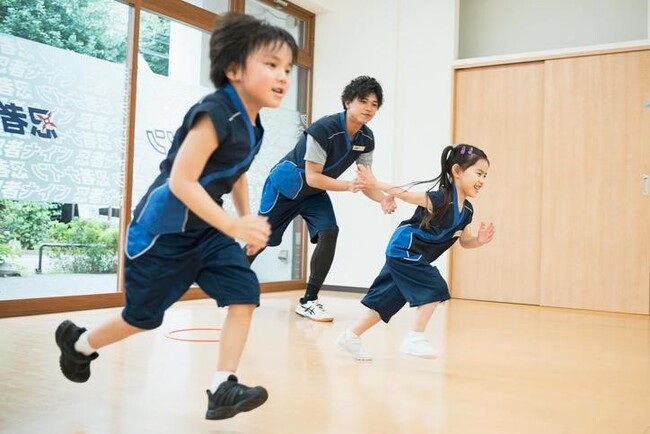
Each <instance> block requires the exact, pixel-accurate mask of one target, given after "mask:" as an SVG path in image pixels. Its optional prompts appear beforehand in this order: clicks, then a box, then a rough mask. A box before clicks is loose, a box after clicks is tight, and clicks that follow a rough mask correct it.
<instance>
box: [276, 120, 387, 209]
mask: <svg viewBox="0 0 650 434" xmlns="http://www.w3.org/2000/svg"><path fill="white" fill-rule="evenodd" d="M307 135H310V136H312V137H313V138H314V140H316V142H318V144H319V145H320V146H321V147H322V148H323V150H324V151H325V152H326V153H327V159H326V161H325V165H324V166H323V175H326V176H329V177H331V178H334V179H336V178H338V177H339V176H341V175H342V174H343V172H345V171H346V170H347V169H348V167H350V166H351V165H352V164H354V162H355V161H356V160H357V158H359V155H361V154H365V153H368V152H371V151H373V150H374V148H375V138H374V136H373V134H372V131H371V130H370V128H368V127H367V126H366V125H364V126H362V127H361V129H360V130H359V131H358V132H357V133H356V134H355V135H354V137H350V136H349V135H348V131H347V127H346V125H345V112H341V113H336V114H333V115H329V116H325V117H322V118H320V119H319V120H317V121H316V122H314V123H313V124H311V125H310V126H309V127H307V128H306V129H305V131H303V133H302V135H301V136H300V138H299V139H298V143H297V144H296V146H295V147H294V148H293V149H292V150H291V151H290V152H289V153H288V154H287V155H285V156H284V158H282V159H281V160H280V161H279V162H278V164H276V166H275V167H274V168H273V169H272V170H271V173H270V180H271V182H272V183H273V185H274V186H275V187H276V188H277V189H278V190H279V191H280V193H282V194H283V195H284V196H286V197H288V198H289V199H299V198H303V197H307V196H312V195H314V194H317V193H321V192H322V191H323V190H321V189H319V188H313V187H310V186H309V185H307V182H306V181H305V152H306V150H307Z"/></svg>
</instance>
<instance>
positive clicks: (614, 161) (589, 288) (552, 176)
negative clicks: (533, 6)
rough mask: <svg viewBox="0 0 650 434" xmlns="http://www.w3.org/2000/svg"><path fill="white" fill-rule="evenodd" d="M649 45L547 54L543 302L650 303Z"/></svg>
mask: <svg viewBox="0 0 650 434" xmlns="http://www.w3.org/2000/svg"><path fill="white" fill-rule="evenodd" d="M646 101H650V51H636V52H628V53H615V54H602V55H594V56H586V57H579V58H570V59H557V60H548V61H546V66H545V102H544V153H543V155H544V156H543V177H542V207H541V208H542V243H541V245H542V249H541V259H542V270H541V271H542V273H541V288H542V291H541V304H543V305H547V306H563V307H574V308H584V309H595V310H606V311H616V312H630V313H644V314H647V313H649V308H650V299H649V297H650V281H649V278H650V196H644V195H643V194H642V175H643V174H650V108H647V107H645V102H646Z"/></svg>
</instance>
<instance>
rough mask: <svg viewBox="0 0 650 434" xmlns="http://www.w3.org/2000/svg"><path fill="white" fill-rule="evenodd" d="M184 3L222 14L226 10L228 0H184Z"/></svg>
mask: <svg viewBox="0 0 650 434" xmlns="http://www.w3.org/2000/svg"><path fill="white" fill-rule="evenodd" d="M184 1H185V2H186V3H191V4H193V5H194V6H198V7H200V8H203V9H206V10H208V11H210V12H214V13H215V14H218V15H223V14H225V13H226V12H228V8H229V6H230V5H229V3H230V1H229V0H184Z"/></svg>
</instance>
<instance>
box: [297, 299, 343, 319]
mask: <svg viewBox="0 0 650 434" xmlns="http://www.w3.org/2000/svg"><path fill="white" fill-rule="evenodd" d="M296 313H297V314H298V315H300V316H304V317H305V318H309V319H310V320H313V321H318V322H332V321H334V317H333V316H332V315H330V314H329V313H327V311H325V308H324V307H323V305H322V304H320V302H319V301H318V300H309V301H308V302H306V303H300V302H298V305H297V306H296Z"/></svg>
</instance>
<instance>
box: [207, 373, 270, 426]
mask: <svg viewBox="0 0 650 434" xmlns="http://www.w3.org/2000/svg"><path fill="white" fill-rule="evenodd" d="M206 392H207V393H208V411H207V412H206V413H205V418H206V419H210V420H218V419H228V418H230V417H233V416H234V415H236V414H237V413H241V412H242V411H250V410H252V409H254V408H257V407H259V406H260V405H262V404H264V403H265V402H266V400H267V399H268V397H269V394H268V392H267V391H266V389H265V388H263V387H262V386H256V387H248V386H244V385H243V384H239V383H238V382H237V377H235V376H234V375H229V376H228V381H224V382H223V383H221V384H220V385H219V387H218V388H217V390H216V391H215V392H214V394H213V393H212V392H210V391H209V390H206Z"/></svg>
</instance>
